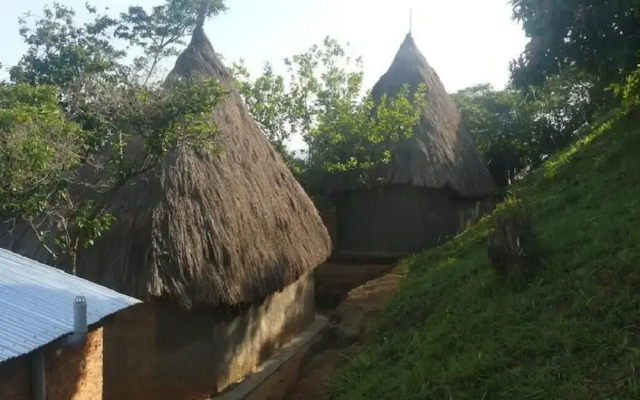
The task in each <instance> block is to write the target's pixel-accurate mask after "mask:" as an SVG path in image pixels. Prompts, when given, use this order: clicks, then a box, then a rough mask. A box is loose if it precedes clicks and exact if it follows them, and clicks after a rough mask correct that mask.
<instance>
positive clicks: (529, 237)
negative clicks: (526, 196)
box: [487, 198, 539, 285]
mask: <svg viewBox="0 0 640 400" xmlns="http://www.w3.org/2000/svg"><path fill="white" fill-rule="evenodd" d="M532 214H533V213H532V208H531V206H530V204H528V203H527V202H525V201H523V200H520V199H515V198H508V199H507V200H506V201H505V202H504V203H502V204H500V205H499V206H498V207H496V210H495V212H494V213H493V215H492V217H491V218H490V220H489V223H490V231H489V235H488V245H487V255H488V257H489V262H490V263H491V265H492V266H493V267H494V268H495V272H496V276H497V277H498V278H499V279H505V280H508V281H511V282H513V283H516V284H517V285H520V284H523V283H525V282H527V281H528V280H529V279H530V278H531V277H533V276H534V275H535V272H537V266H538V261H539V255H538V246H537V244H536V240H535V236H534V233H533V227H532Z"/></svg>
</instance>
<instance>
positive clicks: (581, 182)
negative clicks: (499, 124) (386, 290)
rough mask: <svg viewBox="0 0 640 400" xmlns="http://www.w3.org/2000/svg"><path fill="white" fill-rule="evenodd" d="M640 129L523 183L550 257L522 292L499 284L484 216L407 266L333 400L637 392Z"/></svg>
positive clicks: (611, 137)
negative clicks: (487, 248) (488, 248)
mask: <svg viewBox="0 0 640 400" xmlns="http://www.w3.org/2000/svg"><path fill="white" fill-rule="evenodd" d="M639 134H640V130H639V129H638V121H637V118H635V119H633V118H631V119H630V118H629V117H628V115H623V116H622V118H620V117H618V116H616V117H614V119H610V120H607V121H606V123H604V124H603V125H601V126H599V127H598V128H597V129H595V130H593V132H592V133H591V134H590V135H588V136H587V137H585V139H584V140H582V141H580V142H577V143H576V144H575V145H574V146H572V147H571V148H570V149H569V150H567V152H562V153H560V154H559V155H558V156H557V157H553V158H552V159H551V160H549V161H548V162H545V165H544V166H543V168H542V169H541V170H540V171H537V172H536V173H534V174H532V175H530V177H529V178H528V179H527V181H525V182H522V183H520V184H518V185H516V186H514V187H512V191H513V195H514V196H516V197H517V198H521V199H522V198H526V199H527V200H528V201H529V202H530V203H531V204H532V205H533V207H534V210H533V211H534V214H533V218H534V221H535V226H534V227H533V230H534V233H535V235H536V237H537V238H538V240H539V241H540V246H541V248H543V249H544V262H543V265H544V268H542V269H541V270H540V272H539V274H538V275H537V276H536V277H535V279H534V280H532V281H531V282H530V284H529V285H528V286H527V287H526V288H525V289H524V290H520V291H517V292H515V293H514V292H512V291H505V290H502V289H501V288H500V287H499V286H497V285H495V284H494V273H493V271H492V270H491V268H490V267H489V264H488V260H487V258H486V255H485V251H484V250H485V244H486V238H487V235H488V231H489V225H488V221H487V220H486V219H485V220H483V221H482V222H480V223H479V224H477V225H476V226H474V227H472V228H470V229H469V230H467V231H465V232H464V233H462V234H461V235H459V236H458V237H456V238H455V239H454V240H452V241H450V242H448V243H447V244H445V245H443V246H440V247H438V248H437V249H433V250H430V251H428V252H426V253H423V254H420V255H417V256H415V257H413V258H411V259H409V260H406V261H405V263H406V264H407V266H408V267H409V273H408V275H407V276H406V277H405V278H404V279H402V280H401V283H400V288H399V291H398V293H397V294H396V295H395V296H394V298H392V299H391V301H390V303H389V304H388V305H387V308H386V310H385V313H384V316H383V317H382V318H381V320H380V321H379V323H378V326H377V328H376V329H375V331H374V334H373V336H372V337H370V339H369V341H368V343H367V344H366V345H365V347H364V349H363V351H362V352H361V353H360V354H358V355H356V356H354V357H353V358H352V359H350V360H349V362H348V363H347V365H345V366H344V367H343V368H342V369H341V370H339V371H338V372H337V373H336V375H335V376H334V377H333V378H332V392H333V393H332V398H333V399H336V400H341V399H349V400H359V399H372V398H375V399H379V400H389V399H393V400H395V399H416V400H417V399H451V398H454V399H481V398H485V399H495V400H502V399H531V400H553V399H558V400H560V399H562V400H567V399H570V400H574V399H575V400H578V399H580V400H583V399H593V400H596V399H635V398H640V385H639V384H638V382H639V379H640V377H639V375H638V374H639V372H638V368H637V366H638V365H639V364H640V353H638V351H637V349H638V347H639V346H640V336H638V334H637V321H638V320H639V319H640V296H638V290H637V288H638V285H640V273H639V272H638V263H639V262H640V200H639V199H640V196H638V181H640V143H639V142H638V140H637V138H638V135H639ZM558 159H561V160H562V161H561V162H558V161H557V160H558ZM551 165H552V166H553V169H554V173H553V174H550V175H549V174H546V173H545V172H546V169H547V167H548V166H551Z"/></svg>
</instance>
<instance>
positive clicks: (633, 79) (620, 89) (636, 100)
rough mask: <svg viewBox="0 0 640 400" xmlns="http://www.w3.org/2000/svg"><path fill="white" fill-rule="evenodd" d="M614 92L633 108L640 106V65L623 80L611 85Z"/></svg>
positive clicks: (624, 103) (629, 107)
mask: <svg viewBox="0 0 640 400" xmlns="http://www.w3.org/2000/svg"><path fill="white" fill-rule="evenodd" d="M611 89H612V91H613V94H614V95H615V96H616V97H618V98H620V100H621V101H622V105H623V106H624V107H625V108H627V109H629V110H631V109H634V108H637V107H638V106H640V65H638V67H637V68H636V69H635V70H634V71H633V72H631V73H630V74H629V75H627V77H626V78H625V79H624V80H623V81H622V83H614V84H612V85H611Z"/></svg>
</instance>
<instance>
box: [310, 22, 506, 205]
mask: <svg viewBox="0 0 640 400" xmlns="http://www.w3.org/2000/svg"><path fill="white" fill-rule="evenodd" d="M405 84H408V85H409V86H410V88H411V89H412V92H415V91H416V90H417V88H418V86H419V85H420V84H425V86H426V96H425V103H426V106H425V107H424V108H423V110H422V115H421V117H420V120H419V121H418V123H417V124H416V127H415V128H414V134H413V136H412V137H411V138H410V139H405V140H399V141H397V142H395V143H393V144H391V152H392V159H391V162H390V163H389V164H387V165H384V166H381V167H380V168H378V169H376V170H375V171H373V172H372V175H373V177H374V179H373V181H375V182H376V183H375V184H376V185H377V186H382V185H392V184H400V185H412V186H416V187H430V188H444V187H448V188H449V189H451V190H453V191H454V192H455V193H457V194H458V195H459V196H462V197H482V196H485V195H487V194H490V193H491V192H493V191H494V190H495V184H494V182H493V178H492V177H491V175H490V173H489V171H488V169H487V167H486V165H485V163H484V161H483V160H482V157H481V156H480V153H479V152H478V149H477V147H476V145H475V143H474V141H473V139H472V137H471V135H470V134H469V132H468V131H467V129H466V127H465V126H464V124H463V123H462V121H461V118H460V112H459V110H458V108H457V106H456V104H455V103H454V101H453V99H452V98H451V96H450V95H449V94H448V93H447V91H446V89H445V88H444V85H443V84H442V81H441V80H440V77H439V76H438V74H437V73H436V71H435V70H434V69H433V68H432V67H431V66H430V65H429V63H428V62H427V59H426V58H425V56H424V55H423V54H422V52H421V51H420V49H419V48H418V46H417V45H416V43H415V40H414V38H413V35H412V34H411V33H407V34H406V36H405V38H404V40H403V41H402V44H401V45H400V47H399V49H398V52H397V53H396V55H395V56H394V58H393V61H392V63H391V65H390V67H389V69H388V70H387V72H385V74H384V75H382V77H381V78H380V79H379V80H378V82H377V83H376V84H375V85H374V87H373V89H372V95H373V97H374V99H375V100H376V101H380V99H381V98H382V96H383V95H384V94H386V95H388V96H394V95H396V94H397V93H398V91H399V90H400V89H401V87H402V86H403V85H405ZM360 175H361V172H360V171H351V172H347V173H336V174H329V175H327V176H326V177H325V179H324V180H323V182H322V183H321V184H320V188H319V189H320V191H321V192H324V193H336V192H341V191H345V190H352V189H359V188H364V187H365V185H364V184H363V183H362V179H361V176H360Z"/></svg>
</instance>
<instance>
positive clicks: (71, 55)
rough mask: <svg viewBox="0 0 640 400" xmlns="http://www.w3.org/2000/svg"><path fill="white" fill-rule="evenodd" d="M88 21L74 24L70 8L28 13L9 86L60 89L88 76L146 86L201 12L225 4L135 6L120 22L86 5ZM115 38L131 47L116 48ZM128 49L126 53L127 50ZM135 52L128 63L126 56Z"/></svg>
mask: <svg viewBox="0 0 640 400" xmlns="http://www.w3.org/2000/svg"><path fill="white" fill-rule="evenodd" d="M86 9H87V11H88V12H89V14H90V16H91V17H92V18H93V20H92V21H91V22H88V23H85V24H82V25H78V24H76V22H75V17H76V13H75V11H74V10H73V9H71V8H69V7H66V6H63V5H60V4H58V3H54V4H53V6H45V7H44V10H43V15H42V16H41V17H38V18H34V16H33V15H32V14H31V13H27V14H26V15H25V16H24V17H22V18H20V20H19V21H20V35H21V36H22V37H23V39H24V41H25V42H26V44H27V45H28V46H29V47H28V50H27V52H26V54H25V55H24V56H23V57H22V59H21V60H20V62H19V63H18V65H17V66H15V67H13V68H12V69H11V71H10V76H11V80H12V81H14V82H27V83H30V84H32V85H35V84H49V85H54V86H61V85H65V84H67V83H69V82H71V81H73V80H74V79H76V78H79V77H81V76H84V75H87V74H101V75H102V76H104V77H107V76H109V77H111V78H113V79H119V77H122V76H123V75H134V76H133V77H131V76H130V78H137V79H138V80H140V81H141V83H142V84H145V85H146V84H149V83H151V82H152V81H153V80H154V79H153V78H154V77H155V74H156V73H157V68H158V65H160V63H161V62H162V61H163V60H165V59H167V58H169V57H173V56H176V55H177V54H178V53H177V52H178V50H177V46H180V45H184V41H183V39H184V38H185V37H186V36H187V35H190V34H191V33H192V32H193V29H194V28H195V27H196V24H197V19H198V15H199V11H200V9H202V10H203V12H202V13H201V15H202V18H203V19H204V18H208V17H211V16H213V15H217V14H218V13H220V12H222V11H224V10H226V7H225V4H224V0H164V4H162V5H159V6H156V7H153V8H152V10H151V12H147V11H146V10H145V9H144V8H142V7H140V6H132V7H129V9H128V11H127V12H126V13H122V14H121V15H120V18H111V17H109V16H107V15H102V14H99V13H98V11H97V8H96V7H93V6H91V5H89V4H87V5H86ZM114 38H118V39H123V40H124V41H126V42H127V43H128V44H129V46H130V47H128V48H127V49H123V48H120V47H118V46H117V41H114V40H113V39H114ZM127 50H128V51H127ZM132 51H133V53H135V52H136V51H141V52H142V54H143V55H142V56H139V57H136V58H135V59H134V61H133V65H126V64H124V61H125V57H126V56H127V55H130V54H131V53H132Z"/></svg>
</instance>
